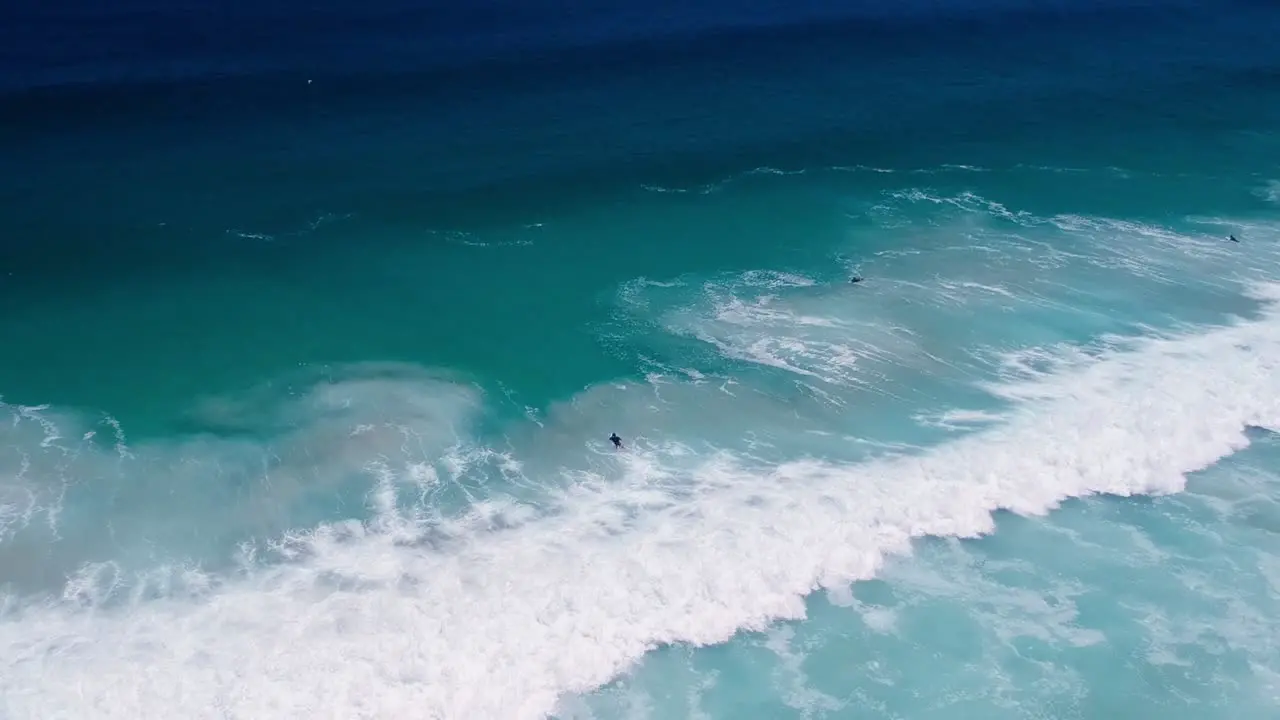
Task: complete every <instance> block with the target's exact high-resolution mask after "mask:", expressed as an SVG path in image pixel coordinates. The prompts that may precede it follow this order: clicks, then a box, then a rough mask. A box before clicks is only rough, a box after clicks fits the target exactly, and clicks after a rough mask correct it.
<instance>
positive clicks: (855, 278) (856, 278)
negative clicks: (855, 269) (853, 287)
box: [849, 275, 862, 283]
mask: <svg viewBox="0 0 1280 720" xmlns="http://www.w3.org/2000/svg"><path fill="white" fill-rule="evenodd" d="M849 282H851V283H860V282H862V276H861V275H854V276H853V277H851V278H849Z"/></svg>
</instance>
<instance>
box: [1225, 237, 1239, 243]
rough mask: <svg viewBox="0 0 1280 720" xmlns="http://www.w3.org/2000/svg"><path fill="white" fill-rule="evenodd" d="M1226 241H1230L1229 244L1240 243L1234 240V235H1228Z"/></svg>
mask: <svg viewBox="0 0 1280 720" xmlns="http://www.w3.org/2000/svg"><path fill="white" fill-rule="evenodd" d="M1227 239H1228V240H1230V241H1231V242H1240V241H1239V240H1237V239H1236V236H1235V235H1228V236H1227Z"/></svg>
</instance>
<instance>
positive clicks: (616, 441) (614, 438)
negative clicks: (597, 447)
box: [609, 433, 622, 450]
mask: <svg viewBox="0 0 1280 720" xmlns="http://www.w3.org/2000/svg"><path fill="white" fill-rule="evenodd" d="M609 442H611V443H613V447H614V448H616V449H618V450H621V449H622V438H620V437H618V433H613V434H611V435H609Z"/></svg>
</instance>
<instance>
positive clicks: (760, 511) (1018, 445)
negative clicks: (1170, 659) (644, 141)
mask: <svg viewBox="0 0 1280 720" xmlns="http://www.w3.org/2000/svg"><path fill="white" fill-rule="evenodd" d="M1253 294H1254V295H1255V297H1257V298H1258V299H1260V300H1263V301H1264V302H1266V303H1267V305H1266V306H1265V307H1264V309H1263V311H1262V313H1261V315H1260V316H1259V317H1258V318H1256V319H1251V320H1240V321H1238V322H1236V323H1234V324H1232V325H1229V326H1225V327H1218V328H1213V329H1208V330H1203V331H1200V332H1197V333H1194V334H1184V335H1181V336H1177V337H1162V338H1152V339H1148V340H1144V341H1142V342H1140V343H1137V344H1136V345H1135V346H1133V347H1132V348H1130V349H1127V350H1125V351H1118V352H1114V353H1110V354H1107V355H1104V356H1103V357H1102V358H1100V359H1099V360H1097V361H1096V362H1093V363H1090V364H1088V365H1085V366H1081V367H1071V368H1069V369H1066V370H1063V371H1062V372H1060V373H1057V374H1055V375H1051V376H1047V377H1044V378H1042V379H1038V380H1036V381H1034V383H1033V384H1034V385H1036V386H1037V387H1036V392H1028V390H1027V388H1026V387H1025V384H1024V385H1023V386H1020V387H1019V388H1017V390H1016V392H1015V391H1014V390H1013V389H1012V388H1010V391H1011V394H1012V395H1016V396H1017V397H1018V398H1028V397H1030V398H1034V399H1032V400H1020V404H1019V405H1018V407H1017V410H1016V411H1015V412H1014V413H1013V415H1012V417H1011V419H1010V420H1009V421H1008V422H1007V423H1006V424H1004V425H1001V426H997V427H994V428H991V429H989V430H985V431H983V432H980V433H977V434H974V435H971V436H969V437H966V438H964V439H961V440H957V441H955V442H951V443H948V444H944V445H940V446H938V447H936V448H934V449H932V450H930V451H929V452H927V453H925V454H923V455H919V456H911V457H897V458H889V459H882V460H876V461H872V462H869V463H862V464H858V465H843V466H842V465H833V464H830V463H827V462H823V461H821V460H803V461H797V462H791V463H786V464H783V465H780V466H776V467H772V468H768V469H764V470H761V469H753V468H750V467H748V466H746V465H744V464H743V463H742V462H740V461H739V460H738V459H737V458H735V457H733V456H731V455H728V454H721V455H717V456H713V457H710V458H707V459H705V460H703V461H701V462H700V463H699V464H698V465H697V466H696V468H695V469H693V470H677V469H673V468H670V467H667V466H665V465H662V464H660V463H658V462H655V458H653V457H643V456H638V457H636V458H634V460H633V461H632V466H631V468H630V471H629V473H628V474H627V476H626V478H625V481H624V482H621V483H609V484H604V483H597V482H584V483H580V484H577V485H575V486H573V488H572V489H571V490H568V491H566V492H565V494H564V495H563V497H562V498H560V500H561V502H560V505H559V508H558V511H557V512H555V513H553V514H550V515H548V516H544V517H542V518H541V519H537V520H533V521H529V522H522V523H515V524H514V526H513V525H508V524H504V523H494V522H493V521H494V515H493V513H492V512H490V513H484V512H478V513H477V514H476V515H475V516H474V517H473V518H471V519H470V520H469V521H468V522H467V523H466V524H465V527H461V526H460V527H454V528H451V529H450V530H451V532H450V535H451V536H452V537H453V538H456V539H459V540H460V542H459V543H457V544H456V545H451V546H450V548H449V549H448V551H439V550H433V549H431V548H430V547H428V546H425V545H424V544H423V543H424V529H423V527H422V525H421V524H420V523H419V522H418V521H416V520H413V519H411V518H407V517H404V516H402V515H400V514H398V513H397V512H396V511H395V510H394V509H393V507H392V505H391V504H390V503H389V502H387V503H384V505H383V512H382V514H381V516H380V518H379V520H378V522H377V523H375V524H373V525H371V526H361V525H358V524H354V525H346V526H342V527H326V528H320V529H319V530H317V531H315V532H313V533H311V534H310V535H309V536H308V537H307V538H306V539H305V541H306V544H307V547H308V549H309V557H307V558H306V559H303V560H300V561H298V562H297V563H294V564H287V565H279V566H274V567H265V568H259V569H256V570H255V571H254V572H252V573H250V574H249V575H247V576H246V577H244V578H242V579H239V580H236V581H234V582H231V583H229V584H227V585H225V586H223V587H221V588H220V589H219V590H218V591H217V592H215V593H213V594H211V595H209V596H207V597H203V598H200V599H197V600H182V599H177V598H170V599H161V600H153V601H147V602H144V603H140V604H137V605H134V606H132V607H130V608H128V609H126V610H121V611H110V612H108V611H93V610H88V611H75V610H72V609H69V608H67V607H59V606H49V607H40V608H28V609H26V610H24V611H22V612H21V613H19V614H16V615H13V616H11V618H10V619H8V620H5V621H4V622H3V623H0V657H3V658H7V662H6V663H5V664H6V665H7V667H5V668H4V670H3V672H0V697H4V698H6V704H7V706H8V715H9V716H10V717H42V718H57V717H89V716H92V717H99V718H116V717H119V718H131V719H134V718H152V717H154V718H162V717H163V718H168V717H172V716H173V714H174V711H175V708H178V707H181V708H182V714H183V715H184V716H186V717H225V716H228V715H234V716H247V717H298V718H302V717H306V718H320V717H335V718H336V717H342V718H365V717H400V716H403V717H410V716H412V717H425V718H456V717H471V718H538V717H545V716H546V715H548V714H550V713H552V712H554V711H555V708H556V704H557V702H558V699H559V698H561V697H562V696H564V695H565V694H566V693H575V692H585V691H589V690H591V689H593V688H595V687H598V686H600V685H601V684H604V683H606V682H608V681H609V680H610V679H611V678H613V677H615V676H616V675H617V674H619V673H620V672H623V671H624V670H625V669H626V668H627V667H628V665H629V664H630V663H632V662H634V661H636V660H637V659H638V658H640V657H641V656H642V655H643V654H644V653H645V652H646V651H648V650H650V649H652V648H654V647H657V646H659V645H662V644H666V643H691V644H697V645H705V644H712V643H718V642H723V641H725V640H727V639H729V638H730V637H732V636H733V634H735V633H736V632H738V631H741V630H744V629H759V628H763V627H765V626H766V625H768V624H769V623H771V622H773V621H776V620H779V619H788V618H799V617H802V616H803V614H804V611H805V610H804V602H803V600H804V597H805V596H806V595H807V594H809V593H811V592H813V591H814V590H817V589H820V588H824V587H825V588H838V587H841V586H844V585H846V584H848V583H849V582H852V581H855V580H858V579H864V578H869V577H872V576H873V575H874V574H875V573H876V572H877V570H878V569H879V568H880V567H881V565H882V563H883V562H884V560H885V558H886V556H888V555H890V554H894V553H906V552H909V550H910V542H911V540H912V539H913V538H918V537H922V536H928V535H934V536H956V537H974V536H978V535H981V534H984V533H989V532H991V531H992V530H993V528H994V521H993V513H994V512H995V511H997V510H1002V509H1003V510H1010V511H1013V512H1017V513H1021V514H1027V515H1036V514H1043V513H1045V512H1047V511H1049V510H1051V509H1053V508H1054V507H1056V506H1057V505H1058V504H1059V503H1060V502H1062V501H1063V500H1065V499H1068V498H1072V497H1080V496H1086V495H1091V494H1096V493H1111V494H1116V495H1132V494H1140V493H1166V492H1176V491H1179V490H1181V489H1182V488H1183V486H1184V484H1185V475H1186V474H1187V473H1189V472H1192V471H1195V470H1198V469H1201V468H1204V467H1206V466H1208V465H1210V464H1212V463H1214V462H1215V461H1217V460H1219V459H1221V458H1222V457H1225V456H1227V455H1229V454H1231V453H1232V452H1234V451H1236V450H1238V449H1240V448H1242V447H1244V446H1245V445H1247V443H1248V441H1247V439H1246V437H1245V434H1244V430H1245V428H1246V427H1247V426H1261V427H1269V428H1272V429H1277V428H1280V372H1277V371H1278V370H1280V367H1277V365H1280V307H1277V301H1280V285H1261V286H1258V287H1256V288H1255V291H1254V293H1253ZM996 391H997V392H999V391H1000V388H996ZM391 482H392V480H391V479H390V478H388V479H387V480H386V481H385V484H384V486H383V491H384V492H385V493H387V494H389V493H390V492H391V489H390V483H391ZM673 488H682V491H681V492H675V491H674V490H673ZM495 512H501V510H500V509H499V510H497V511H495ZM335 578H337V579H341V580H344V582H342V583H336V584H335Z"/></svg>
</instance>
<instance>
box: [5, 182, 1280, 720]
mask: <svg viewBox="0 0 1280 720" xmlns="http://www.w3.org/2000/svg"><path fill="white" fill-rule="evenodd" d="M759 182H764V183H785V182H791V179H790V176H787V175H779V176H778V177H775V178H773V179H768V178H766V179H765V180H760V181H759ZM767 187H769V188H776V186H774V185H769V186H767ZM1268 187H1269V186H1268ZM717 192H720V191H717ZM771 192H772V190H771ZM713 194H714V193H713ZM651 195H652V196H653V197H655V198H658V199H657V200H654V201H653V202H668V200H666V199H665V198H672V197H676V198H678V197H680V194H679V193H676V194H672V193H662V192H651ZM646 202H649V201H646ZM735 202H739V203H740V202H742V200H741V199H736V200H735ZM858 217H861V218H865V219H867V220H866V221H867V222H874V223H876V224H877V226H878V227H881V228H886V229H891V228H899V229H901V228H904V227H906V228H909V229H910V232H911V233H913V238H914V240H913V241H912V242H911V243H909V244H908V246H907V247H903V248H897V249H895V248H888V249H884V250H881V251H869V252H864V253H863V254H862V255H860V256H859V257H858V258H857V259H855V260H850V259H849V254H850V253H849V251H848V250H846V249H840V248H837V252H836V253H835V254H834V255H833V258H834V262H835V265H834V266H833V267H834V269H832V268H828V269H826V270H816V269H814V268H809V269H807V270H806V269H805V268H801V267H795V266H792V267H783V268H755V269H750V270H746V271H740V272H728V273H719V274H712V275H696V274H694V275H691V274H687V273H686V274H673V275H670V276H666V277H640V278H634V279H632V280H630V281H627V282H624V283H622V284H621V285H619V286H618V287H616V288H615V291H614V293H613V295H612V298H611V299H610V300H609V303H610V306H611V308H612V310H611V313H612V315H611V319H610V320H609V321H608V322H606V323H604V324H602V325H601V326H600V329H599V330H598V332H600V333H601V334H602V336H604V337H606V338H609V339H610V340H609V341H610V342H611V343H613V346H614V347H624V346H627V343H632V345H631V346H632V347H634V346H635V344H636V343H640V342H641V340H639V339H638V338H645V340H644V341H643V342H644V343H645V345H643V346H642V347H641V348H640V349H639V350H636V352H637V353H638V355H639V356H640V357H641V358H642V363H643V364H644V365H645V366H646V367H648V371H647V373H646V374H644V376H643V377H639V378H617V379H615V380H610V381H604V382H597V383H594V384H591V385H589V386H587V387H585V388H583V389H582V390H581V391H580V392H578V393H576V394H574V395H573V396H572V397H569V398H564V399H562V400H560V401H558V402H555V403H552V404H550V405H548V406H546V407H544V408H534V407H525V408H523V409H522V410H521V412H520V413H519V414H516V415H512V414H507V415H501V414H497V415H495V413H494V411H493V408H494V407H495V406H497V405H498V404H500V403H499V401H498V400H496V399H495V397H494V391H493V390H492V389H491V388H486V387H484V386H483V385H482V384H481V383H477V382H472V381H471V380H469V379H468V378H466V377H462V376H459V374H458V373H456V372H452V371H443V370H437V369H431V368H422V367H420V366H416V365H413V364H411V363H399V362H389V361H388V362H381V361H379V362H366V363H354V364H346V365H333V366H330V367H327V368H325V369H324V371H323V372H322V373H317V372H310V373H304V374H302V375H299V376H298V377H297V378H294V379H292V380H290V381H288V382H287V383H282V384H287V385H288V387H289V388H290V390H289V392H287V393H280V392H278V388H274V387H267V386H264V389H259V390H257V391H254V392H250V393H248V394H245V395H242V396H240V397H221V398H207V399H205V400H203V401H201V403H200V404H199V405H198V407H197V409H196V410H195V411H194V414H195V415H196V416H198V417H199V418H200V419H201V421H202V422H204V423H206V425H207V426H208V427H218V428H222V430H220V431H216V432H215V431H209V430H206V431H201V432H192V433H187V434H185V435H175V436H174V437H172V438H169V439H157V438H148V439H144V440H138V441H130V440H128V439H127V438H126V435H125V433H126V431H127V430H128V428H127V427H123V426H122V424H121V423H119V422H116V421H115V420H114V419H113V418H112V417H111V416H109V415H105V416H95V415H94V414H93V413H89V412H84V411H77V410H75V409H69V408H58V407H51V406H47V405H46V406H33V405H22V404H15V403H7V404H4V405H3V406H0V409H3V411H4V412H5V413H6V414H7V415H8V421H7V422H6V423H5V426H4V429H3V430H0V438H2V439H3V443H2V444H3V450H2V451H0V470H2V477H3V478H4V480H3V483H4V484H3V485H0V577H3V578H5V579H6V580H7V582H8V585H7V587H8V590H7V591H6V594H5V595H4V596H3V605H2V608H3V615H0V659H2V660H3V664H4V667H3V669H2V670H0V697H3V699H4V701H3V702H4V708H5V715H6V716H7V717H14V718H22V717H39V718H50V719H52V718H73V717H75V718H80V717H94V718H130V719H139V720H140V719H142V718H162V717H163V718H169V717H174V716H175V713H177V714H178V715H181V716H182V717H191V718H206V717H207V718H215V717H218V718H221V717H280V718H286V717H289V718H292V717H297V718H303V717H307V718H382V717H422V718H463V717H468V718H490V717H492V718H531V719H532V718H543V717H550V716H558V717H594V716H595V715H594V714H593V711H592V710H591V709H590V698H591V697H592V693H593V692H595V691H597V690H598V689H599V688H601V687H607V686H609V685H610V683H613V682H616V681H617V680H618V678H619V677H625V676H626V674H627V673H630V672H635V671H636V669H637V668H639V667H641V666H642V665H643V663H644V660H645V658H646V657H647V656H648V655H651V654H652V653H653V652H655V651H658V650H661V649H662V648H664V647H670V646H685V647H690V648H699V647H707V646H717V645H721V644H724V643H729V642H731V641H734V640H735V638H743V637H746V636H747V635H750V634H751V633H755V632H766V633H767V632H774V631H775V630H776V628H778V627H780V624H784V623H788V622H797V621H803V620H805V618H806V617H807V615H808V612H809V608H810V606H809V605H808V604H807V603H809V602H810V600H811V598H812V597H813V596H814V594H815V593H818V592H819V591H825V593H826V594H827V595H828V596H829V597H830V598H833V602H835V603H836V604H837V605H844V606H849V605H858V604H859V603H860V601H858V600H855V599H854V595H853V594H851V592H852V593H856V591H857V588H858V584H859V582H860V581H866V580H870V579H873V578H877V577H881V576H884V574H885V572H886V568H888V567H890V566H892V565H894V564H895V563H898V564H900V563H902V562H906V561H907V560H908V559H909V558H910V557H911V556H912V554H913V553H914V552H915V551H916V549H918V547H919V543H920V542H921V541H922V540H923V539H925V538H928V537H933V538H952V539H975V538H979V537H982V536H986V535H989V534H991V533H993V532H995V531H996V528H997V521H998V518H999V517H1000V516H1001V515H1003V514H1005V513H1014V514H1017V515H1020V516H1025V517H1033V518H1034V517H1041V516H1045V515H1048V514H1051V513H1053V512H1054V511H1055V509H1057V508H1059V507H1060V506H1061V505H1062V504H1063V503H1064V502H1065V501H1068V500H1071V499H1073V498H1087V497H1090V496H1096V495H1107V496H1116V497H1130V496H1140V495H1142V496H1162V495H1168V494H1175V493H1179V492H1181V491H1183V490H1184V488H1185V487H1186V484H1187V481H1188V480H1187V479H1188V476H1189V475H1190V474H1193V473H1196V472H1197V471H1202V470H1205V469H1206V468H1211V467H1213V466H1214V465H1215V464H1216V463H1219V461H1222V460H1224V459H1226V458H1230V457H1231V456H1233V455H1235V454H1237V453H1240V452H1242V451H1244V450H1245V449H1246V448H1248V447H1250V445H1251V443H1254V442H1257V441H1258V438H1259V437H1262V436H1260V435H1258V433H1262V434H1263V435H1266V433H1267V432H1268V431H1269V432H1280V372H1278V371H1280V283H1278V282H1276V278H1277V277H1278V276H1277V273H1276V270H1277V265H1276V260H1277V255H1276V252H1275V251H1274V249H1273V248H1272V247H1271V245H1270V244H1267V243H1268V241H1272V240H1274V231H1273V230H1271V227H1272V226H1271V225H1269V224H1268V222H1267V221H1266V220H1265V219H1256V218H1255V219H1252V220H1250V219H1234V220H1231V221H1229V222H1228V221H1226V220H1222V219H1206V218H1191V219H1188V220H1186V221H1184V222H1183V223H1182V225H1181V227H1180V228H1174V227H1172V226H1160V225H1157V224H1151V223H1142V222H1137V221H1128V220H1114V219H1108V218H1103V217H1094V216H1084V215H1053V216H1037V215H1035V214H1033V213H1030V212H1027V211H1021V210H1017V209H1016V208H1015V209H1010V208H1009V207H1006V206H1005V205H1004V204H1001V203H999V202H996V201H992V200H988V199H985V198H984V197H982V196H979V195H977V194H975V193H972V192H963V193H954V194H947V193H942V192H938V191H934V190H929V189H927V188H916V189H910V190H893V191H886V192H884V193H882V194H880V195H878V196H877V197H875V198H873V199H872V200H869V201H867V202H866V204H865V207H863V208H862V210H860V211H859V214H858ZM920 217H925V218H926V220H925V221H921V220H920ZM1222 227H1230V228H1235V229H1237V231H1238V232H1241V234H1242V236H1243V237H1244V238H1246V243H1247V245H1245V246H1244V247H1241V246H1234V247H1233V246H1228V245H1226V244H1224V242H1223V239H1222V236H1223V235H1225V233H1222V232H1219V229H1220V228H1222ZM1240 228H1243V230H1239V229H1240ZM853 271H857V272H861V273H863V274H865V276H866V277H867V278H868V279H867V280H866V281H865V282H864V283H861V284H859V285H858V286H851V285H849V284H848V283H847V280H845V277H846V276H847V274H848V273H850V272H853ZM513 351H516V349H513ZM499 394H500V393H499ZM624 424H625V425H624ZM612 430H617V431H618V432H620V433H622V434H623V436H624V440H625V441H626V442H627V443H628V446H629V449H628V451H626V452H619V453H614V452H613V451H611V450H608V449H606V448H605V446H604V443H603V441H604V439H605V437H607V435H608V433H609V432H610V431H612ZM124 480H129V481H130V482H127V483H126V482H123V481H124ZM1254 492H1261V491H1259V490H1256V489H1255V490H1252V491H1250V493H1249V494H1251V493H1254ZM179 494H181V497H179ZM334 498H339V499H338V500H337V502H336V505H335V504H334V503H335V501H334ZM1076 540H1079V542H1084V540H1080V539H1079V538H1077V539H1076ZM1076 540H1070V541H1069V542H1076ZM1153 552H1154V551H1153ZM1260 562H1261V561H1260ZM1266 562H1268V563H1273V562H1274V558H1270V559H1268V560H1267V561H1266ZM1264 575H1265V577H1266V578H1267V580H1266V582H1268V583H1274V582H1276V581H1275V580H1274V579H1273V576H1272V575H1270V574H1265V573H1264ZM59 577H63V578H65V580H59ZM890 577H893V575H892V574H890ZM1033 587H1034V585H1033ZM1277 592H1280V587H1277V586H1276V585H1274V584H1271V585H1270V593H1272V597H1273V598H1274V593H1277ZM1068 615H1072V613H1070V612H1069V613H1068ZM866 617H867V618H870V619H868V620H867V622H868V623H875V622H880V623H882V624H883V625H884V627H883V628H881V629H882V630H884V631H886V632H890V631H891V630H892V627H891V626H892V624H893V622H892V620H891V619H886V617H885V616H884V614H883V613H881V614H880V615H875V614H869V615H866ZM877 618H878V619H877ZM1064 622H1066V623H1068V624H1070V623H1071V622H1072V620H1071V618H1070V617H1068V618H1067V619H1066V620H1065V621H1064ZM801 627H803V624H802V625H801ZM1255 631H1256V632H1255V634H1254V635H1255V636H1254V639H1255V640H1257V641H1258V644H1253V645H1248V647H1245V649H1243V650H1240V649H1239V648H1237V651H1239V652H1242V653H1244V657H1245V659H1246V665H1247V666H1248V667H1252V668H1253V670H1252V671H1251V672H1246V673H1245V674H1244V675H1242V676H1240V677H1238V678H1237V679H1236V680H1235V681H1234V682H1236V683H1241V684H1243V685H1244V686H1245V688H1246V689H1245V690H1243V691H1242V692H1245V693H1246V694H1249V695H1251V696H1252V697H1254V698H1255V700H1257V701H1258V702H1259V703H1262V706H1265V705H1268V704H1270V703H1274V702H1277V701H1280V696H1278V695H1277V694H1276V693H1277V685H1276V684H1274V682H1273V681H1271V680H1268V679H1267V678H1275V677H1276V676H1275V675H1274V674H1273V673H1274V667H1275V666H1274V662H1275V661H1276V656H1275V650H1274V648H1275V647H1277V646H1278V645H1277V644H1276V641H1277V640H1280V638H1277V636H1276V633H1275V631H1274V629H1272V628H1271V627H1270V626H1262V627H1256V628H1255ZM1028 633H1029V634H1031V635H1035V634H1036V630H1034V628H1027V629H1024V630H1023V631H1022V633H1021V634H1028ZM1015 634H1018V633H1015ZM1049 639H1050V640H1054V641H1055V642H1061V643H1065V644H1066V645H1068V646H1074V647H1093V646H1105V645H1106V644H1107V643H1108V638H1107V635H1106V634H1105V633H1101V632H1098V631H1088V630H1084V629H1081V630H1079V631H1078V632H1074V633H1069V634H1066V635H1063V636H1061V637H1056V638H1055V637H1050V638H1049ZM1237 641H1238V642H1239V643H1241V644H1242V647H1243V646H1244V645H1245V644H1247V639H1244V638H1237ZM784 644H785V643H784ZM1233 647H1234V646H1233ZM784 655H785V654H780V655H779V657H780V658H783V657H784ZM784 659H785V658H784ZM780 662H782V661H781V660H780ZM796 662H797V663H798V662H800V661H799V660H797V661H796ZM796 667H799V665H796ZM802 674H803V673H802ZM1250 678H1252V679H1250ZM802 694H803V693H802ZM583 698H585V700H584V699H583ZM810 700H812V698H810ZM584 703H585V704H584ZM802 705H803V704H802ZM796 707H800V706H796ZM803 707H804V708H807V709H805V710H804V711H803V712H802V713H801V714H802V715H806V716H808V715H812V714H813V713H815V712H819V711H821V710H824V709H825V711H827V712H837V713H839V712H841V711H852V710H854V708H855V707H856V705H855V706H850V705H848V704H847V703H845V702H834V701H833V702H832V703H831V704H829V705H822V704H821V703H818V704H817V705H814V704H813V703H812V702H810V703H809V704H808V705H803ZM179 708H180V711H179V710H178V709H179ZM584 708H585V709H584ZM882 710H883V708H882ZM884 712H885V715H884V716H886V717H888V716H892V715H891V714H889V712H888V711H887V710H886V711H884ZM689 714H690V716H693V715H695V714H696V713H695V712H694V711H692V710H691V711H689ZM641 715H644V713H641Z"/></svg>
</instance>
